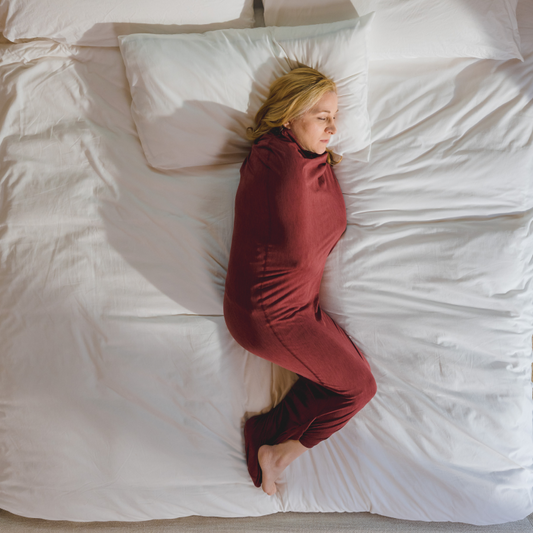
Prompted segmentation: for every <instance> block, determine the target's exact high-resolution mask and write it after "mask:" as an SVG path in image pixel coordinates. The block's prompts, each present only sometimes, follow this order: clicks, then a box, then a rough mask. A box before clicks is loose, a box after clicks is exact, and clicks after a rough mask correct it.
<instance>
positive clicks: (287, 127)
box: [283, 122, 291, 130]
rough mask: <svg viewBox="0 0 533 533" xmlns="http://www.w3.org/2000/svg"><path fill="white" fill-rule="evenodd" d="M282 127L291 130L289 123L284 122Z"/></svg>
mask: <svg viewBox="0 0 533 533" xmlns="http://www.w3.org/2000/svg"><path fill="white" fill-rule="evenodd" d="M283 127H284V128H286V129H288V130H290V129H291V123H290V122H285V124H283Z"/></svg>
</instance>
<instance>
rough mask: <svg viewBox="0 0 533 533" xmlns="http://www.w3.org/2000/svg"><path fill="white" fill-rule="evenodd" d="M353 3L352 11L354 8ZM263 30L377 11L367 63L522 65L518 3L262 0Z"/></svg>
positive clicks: (511, 0)
mask: <svg viewBox="0 0 533 533" xmlns="http://www.w3.org/2000/svg"><path fill="white" fill-rule="evenodd" d="M352 3H353V5H352ZM263 4H264V8H265V14H264V16H265V24H266V25H267V26H295V25H298V24H317V23H319V22H333V21H337V20H344V19H345V18H347V17H353V16H354V11H355V10H357V13H358V14H359V15H364V14H366V13H369V12H372V11H375V18H374V22H373V23H372V32H371V35H370V38H369V42H368V54H369V59H371V60H374V59H398V58H415V57H479V58H484V59H503V60H506V59H513V58H518V59H522V56H521V54H520V36H519V33H518V26H517V22H516V4H517V0H352V2H350V0H330V1H328V2H327V3H324V2H323V1H322V0H291V1H290V2H287V1H285V0H263Z"/></svg>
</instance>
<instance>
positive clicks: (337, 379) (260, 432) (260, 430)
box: [245, 313, 376, 486]
mask: <svg viewBox="0 0 533 533" xmlns="http://www.w3.org/2000/svg"><path fill="white" fill-rule="evenodd" d="M323 315H325V313H323ZM325 316H326V317H327V315H325ZM327 320H328V332H329V333H328V334H325V332H324V331H323V330H321V329H320V328H318V331H317V332H316V333H317V335H309V330H308V331H307V335H306V338H307V341H308V342H302V343H301V344H299V345H298V344H294V343H293V344H292V345H291V346H292V349H291V346H288V349H287V351H286V353H285V355H284V360H283V361H282V360H281V359H280V352H279V351H278V352H277V354H276V361H275V362H276V363H277V364H280V365H281V366H284V367H285V368H288V369H289V370H293V371H294V370H295V369H298V370H299V371H298V370H297V373H299V376H300V377H299V379H298V381H297V382H296V383H295V384H294V385H293V387H292V388H291V390H290V391H289V392H288V393H287V395H286V396H285V398H284V399H283V400H282V401H281V402H280V403H279V404H278V405H277V406H276V407H275V408H274V409H272V410H271V411H269V412H268V413H265V414H262V415H258V416H255V417H252V418H251V419H249V420H248V421H247V422H246V425H245V445H246V455H247V463H248V470H249V472H250V475H251V477H252V479H253V481H254V484H255V485H256V486H260V485H261V470H260V468H259V464H258V462H257V453H258V450H259V448H260V446H262V445H263V444H269V445H273V444H279V443H282V442H285V441H287V440H299V441H300V442H301V443H302V444H303V445H304V446H305V447H306V448H312V447H313V446H316V445H317V444H318V443H319V442H321V441H323V440H325V439H327V438H328V437H330V436H331V435H332V434H333V433H335V432H336V431H338V430H340V429H341V428H343V427H344V426H345V425H346V424H347V423H348V421H349V420H350V419H351V418H352V417H353V416H354V415H355V414H356V413H357V412H358V411H360V410H361V409H362V408H363V407H364V406H365V405H366V404H367V403H368V402H369V401H370V400H371V399H372V397H373V396H374V394H375V393H376V382H375V380H374V377H373V376H372V372H371V370H370V366H369V364H368V362H367V361H366V359H365V358H364V357H363V355H362V354H361V353H360V351H359V350H358V349H357V348H356V347H355V346H354V345H353V343H352V342H351V341H350V339H349V338H348V336H347V335H346V333H345V332H344V331H343V330H342V329H341V328H340V327H339V326H337V324H335V322H334V321H333V320H332V319H331V318H330V317H327ZM332 326H333V328H332ZM309 341H310V342H309ZM295 346H300V347H304V348H305V347H308V348H311V349H310V350H309V351H308V352H307V357H306V354H304V353H302V350H299V351H298V353H296V354H294V351H295V350H294V347H295ZM326 346H327V350H326V356H327V358H326V359H324V358H322V357H320V355H321V354H320V350H321V348H325V347H326ZM310 352H311V353H310ZM294 355H296V356H297V357H294ZM302 362H304V364H303V365H302ZM300 372H301V374H300Z"/></svg>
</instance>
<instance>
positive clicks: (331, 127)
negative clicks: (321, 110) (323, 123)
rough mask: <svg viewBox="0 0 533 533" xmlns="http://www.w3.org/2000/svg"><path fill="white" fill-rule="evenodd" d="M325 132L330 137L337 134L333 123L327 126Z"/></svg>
mask: <svg viewBox="0 0 533 533" xmlns="http://www.w3.org/2000/svg"><path fill="white" fill-rule="evenodd" d="M326 131H327V132H328V133H331V135H335V134H336V133H337V126H335V122H332V123H331V124H329V125H328V127H327V128H326Z"/></svg>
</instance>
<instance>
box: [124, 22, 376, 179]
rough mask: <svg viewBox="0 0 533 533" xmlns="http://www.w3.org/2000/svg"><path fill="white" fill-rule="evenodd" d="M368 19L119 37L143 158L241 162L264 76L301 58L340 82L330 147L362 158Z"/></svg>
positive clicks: (162, 164)
mask: <svg viewBox="0 0 533 533" xmlns="http://www.w3.org/2000/svg"><path fill="white" fill-rule="evenodd" d="M371 19H372V15H369V16H366V17H363V18H356V19H351V20H347V21H342V22H337V23H333V24H320V25H315V26H300V27H297V28H254V29H247V30H221V31H216V32H208V33H206V34H203V35H200V34H193V35H173V36H168V35H163V36H161V35H129V36H126V37H121V38H120V49H121V52H122V55H123V57H124V62H125V64H126V72H127V75H128V79H129V82H130V87H131V94H132V98H133V102H132V114H133V118H134V120H135V123H136V125H137V130H138V132H139V137H140V139H141V142H142V146H143V149H144V152H145V154H146V158H147V159H148V161H149V163H150V164H151V165H152V166H153V167H155V168H160V169H179V168H183V167H189V166H201V165H214V164H222V163H232V162H237V161H242V160H243V159H244V158H245V157H246V155H247V154H248V152H249V151H250V147H251V143H250V141H249V140H248V139H247V137H246V129H247V128H248V127H251V126H253V125H254V117H255V114H256V113H257V111H258V110H259V108H260V107H261V105H262V103H263V102H264V101H265V100H266V98H267V96H268V93H269V88H270V85H271V84H272V82H273V81H274V80H275V79H276V78H278V77H279V76H282V75H283V74H286V73H288V72H289V71H290V70H292V69H293V68H296V67H298V66H300V65H306V66H309V67H313V68H316V69H317V70H319V71H320V72H322V73H323V74H325V75H326V76H329V77H331V78H332V79H333V80H334V81H335V82H336V84H337V90H338V96H339V115H338V121H337V128H338V132H337V134H336V135H334V136H333V138H332V141H331V143H330V146H329V147H330V148H331V149H332V150H333V151H334V152H336V153H338V154H340V155H343V154H345V153H347V152H357V155H355V156H354V157H356V158H357V159H360V160H362V161H367V160H368V156H369V152H370V122H369V118H368V111H367V72H368V62H367V56H366V44H365V40H366V33H367V30H368V27H369V24H370V21H371Z"/></svg>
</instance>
